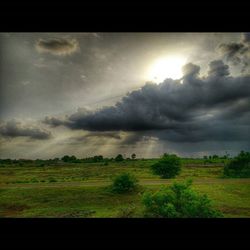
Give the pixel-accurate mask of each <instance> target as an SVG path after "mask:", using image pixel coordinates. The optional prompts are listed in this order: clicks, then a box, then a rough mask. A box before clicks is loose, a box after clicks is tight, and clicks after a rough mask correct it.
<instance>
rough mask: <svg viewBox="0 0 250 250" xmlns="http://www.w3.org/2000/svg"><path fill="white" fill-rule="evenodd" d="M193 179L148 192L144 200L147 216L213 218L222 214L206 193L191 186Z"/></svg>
mask: <svg viewBox="0 0 250 250" xmlns="http://www.w3.org/2000/svg"><path fill="white" fill-rule="evenodd" d="M190 186H191V181H187V182H186V183H174V184H173V185H171V186H169V187H163V188H161V189H160V190H159V191H157V192H155V193H149V192H146V193H145V194H144V195H143V198H142V202H143V204H144V206H145V207H146V216H149V217H158V218H161V217H166V218H212V217H220V216H222V214H221V213H220V212H219V211H217V210H215V209H214V208H213V207H212V205H211V201H210V200H209V199H208V197H207V196H206V195H199V194H197V193H196V192H195V191H193V190H192V189H191V188H190Z"/></svg>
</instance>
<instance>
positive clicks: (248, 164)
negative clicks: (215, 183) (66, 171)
mask: <svg viewBox="0 0 250 250" xmlns="http://www.w3.org/2000/svg"><path fill="white" fill-rule="evenodd" d="M224 176H226V177H239V178H240V177H250V152H244V151H241V152H240V154H239V155H238V156H236V157H235V158H233V159H232V160H231V161H230V162H229V163H228V164H226V166H225V167H224Z"/></svg>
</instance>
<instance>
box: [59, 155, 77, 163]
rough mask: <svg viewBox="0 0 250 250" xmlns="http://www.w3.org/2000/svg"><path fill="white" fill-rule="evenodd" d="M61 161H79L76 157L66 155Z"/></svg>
mask: <svg viewBox="0 0 250 250" xmlns="http://www.w3.org/2000/svg"><path fill="white" fill-rule="evenodd" d="M61 160H62V161H64V162H74V161H76V160H77V158H76V157H75V156H74V155H72V156H68V155H65V156H63V157H62V159H61Z"/></svg>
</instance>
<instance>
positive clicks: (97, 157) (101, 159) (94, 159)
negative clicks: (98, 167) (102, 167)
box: [93, 155, 103, 162]
mask: <svg viewBox="0 0 250 250" xmlns="http://www.w3.org/2000/svg"><path fill="white" fill-rule="evenodd" d="M93 161H94V162H100V161H103V156H102V155H95V156H94V157H93Z"/></svg>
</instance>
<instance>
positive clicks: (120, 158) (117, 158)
mask: <svg viewBox="0 0 250 250" xmlns="http://www.w3.org/2000/svg"><path fill="white" fill-rule="evenodd" d="M123 160H124V158H123V156H122V155H121V154H118V155H117V156H116V157H115V161H123Z"/></svg>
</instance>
